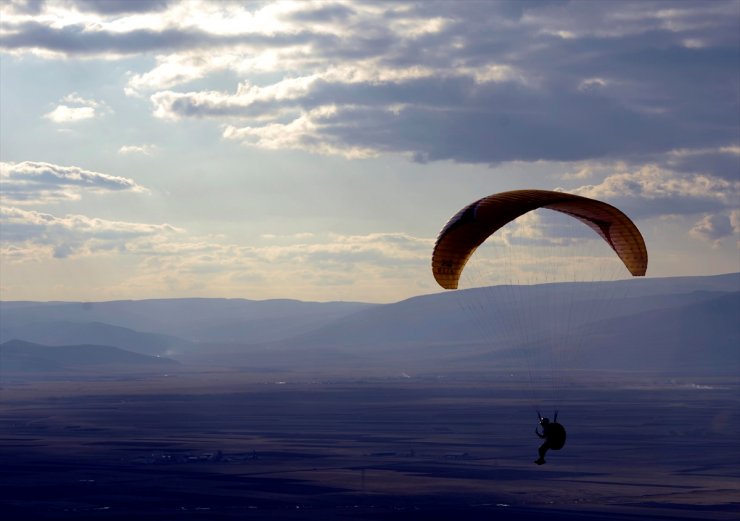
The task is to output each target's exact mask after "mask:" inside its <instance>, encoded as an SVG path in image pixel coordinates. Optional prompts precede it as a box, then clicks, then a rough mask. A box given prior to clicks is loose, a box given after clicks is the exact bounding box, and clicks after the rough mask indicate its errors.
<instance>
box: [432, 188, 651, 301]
mask: <svg viewBox="0 0 740 521" xmlns="http://www.w3.org/2000/svg"><path fill="white" fill-rule="evenodd" d="M538 208H547V209H549V210H555V211H557V212H561V213H564V214H567V215H570V216H571V217H574V218H575V219H578V220H579V221H581V222H583V223H584V224H586V225H587V226H588V227H590V228H591V229H592V230H594V231H595V232H596V233H597V234H599V235H600V236H601V238H602V239H604V240H605V241H606V242H607V243H608V244H609V245H610V246H611V247H612V249H613V250H614V251H615V252H616V254H617V255H618V256H619V258H620V259H621V260H622V262H623V263H624V265H625V266H626V267H627V269H628V270H629V271H630V273H631V274H632V275H633V276H643V275H645V271H646V270H647V249H646V248H645V241H644V240H643V238H642V235H641V234H640V230H638V229H637V226H635V223H633V222H632V221H631V220H630V218H629V217H627V216H626V215H625V214H624V213H622V211H621V210H619V209H617V208H615V207H614V206H612V205H610V204H607V203H604V202H601V201H597V200H595V199H589V198H587V197H582V196H579V195H573V194H568V193H565V192H553V191H548V190H514V191H511V192H501V193H498V194H494V195H489V196H488V197H484V198H483V199H479V200H478V201H475V202H474V203H472V204H470V205H468V206H466V207H465V208H463V209H462V210H460V211H459V212H458V213H457V214H455V215H454V216H453V217H452V219H450V220H449V222H448V223H447V225H446V226H445V227H444V228H443V229H442V231H441V232H440V234H439V237H438V238H437V243H436V244H435V245H434V253H433V254H432V272H433V274H434V278H435V279H436V281H437V283H439V285H440V286H442V287H443V288H445V289H457V285H458V280H459V279H460V274H461V273H462V271H463V268H464V267H465V264H466V263H467V261H468V259H469V258H470V256H471V255H473V253H474V252H475V250H476V249H477V248H478V246H480V245H481V244H482V243H483V242H484V241H485V240H486V239H487V238H488V237H490V236H491V235H493V234H494V233H495V232H496V231H497V230H499V229H500V228H501V227H503V226H504V225H506V224H507V223H509V222H511V221H513V220H514V219H516V218H517V217H521V216H522V215H524V214H526V213H527V212H531V211H532V210H536V209H538Z"/></svg>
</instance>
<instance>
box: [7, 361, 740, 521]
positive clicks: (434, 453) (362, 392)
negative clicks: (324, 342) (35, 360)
mask: <svg viewBox="0 0 740 521" xmlns="http://www.w3.org/2000/svg"><path fill="white" fill-rule="evenodd" d="M293 378H296V377H293ZM524 385H525V384H522V383H521V382H517V381H516V379H511V378H509V375H504V374H501V375H496V374H488V375H479V376H470V375H465V376H462V375H460V376H451V375H448V376H446V377H444V378H443V377H438V376H434V375H428V376H423V377H415V378H386V379H384V378H369V377H366V378H358V379H356V380H351V379H346V378H344V379H341V380H339V379H334V380H330V379H326V378H319V377H317V378H315V379H306V377H305V376H304V377H302V378H296V379H295V380H291V376H290V375H273V376H270V377H269V379H268V377H266V376H265V375H261V376H260V375H250V374H246V373H233V372H232V373H211V374H193V375H187V374H180V375H178V376H177V377H163V376H158V377H154V376H152V377H149V378H144V379H137V380H130V381H129V380H122V381H115V382H110V381H108V382H96V381H88V382H71V381H67V382H40V383H39V382H37V383H34V384H33V385H22V384H20V383H16V384H12V385H6V386H5V388H4V389H3V390H2V391H0V392H1V393H2V395H1V397H2V402H1V403H0V408H1V411H0V412H1V413H2V416H1V417H0V422H2V423H1V424H0V438H1V439H0V442H1V445H0V464H1V465H2V475H3V486H2V487H0V508H1V510H0V512H2V514H3V517H5V516H6V515H7V516H8V518H9V519H11V518H18V517H19V516H23V517H24V518H28V519H30V518H33V519H132V518H134V516H140V517H141V518H144V517H145V518H146V519H191V518H193V519H196V518H198V519H227V518H230V519H266V518H268V517H269V518H270V519H316V520H319V519H328V520H331V519H452V518H455V517H462V518H464V519H515V520H516V519H531V518H532V516H545V515H546V516H547V517H548V519H551V520H552V519H555V520H557V519H612V520H633V519H635V520H636V519H666V520H668V519H736V518H737V516H738V513H740V501H739V500H738V499H737V498H738V497H740V495H739V494H738V492H739V491H740V471H738V468H739V465H738V464H740V453H738V450H737V433H738V432H740V413H739V412H738V411H740V397H739V394H738V382H737V379H734V380H730V379H726V380H711V379H707V378H704V379H702V380H695V379H692V378H688V377H683V378H675V379H669V378H666V377H651V376H640V377H635V376H634V375H633V376H629V377H627V376H624V375H606V374H602V375H598V378H595V379H593V380H591V381H583V378H581V379H580V380H579V383H578V384H577V385H576V384H573V385H572V386H567V387H566V391H565V393H564V394H563V396H562V400H561V403H560V405H559V408H560V419H561V421H562V422H563V423H564V424H565V425H566V427H567V428H568V444H567V445H566V447H565V448H564V449H563V450H562V451H559V452H551V453H550V454H548V457H547V461H548V463H547V465H544V466H542V467H538V466H536V465H534V464H533V460H534V459H535V458H536V456H537V453H536V449H537V446H538V445H539V440H538V439H537V438H536V437H535V435H534V427H535V425H536V414H535V411H534V408H533V407H532V403H531V401H530V400H529V399H528V393H527V392H525V390H524V389H523V386H524ZM543 412H544V411H543Z"/></svg>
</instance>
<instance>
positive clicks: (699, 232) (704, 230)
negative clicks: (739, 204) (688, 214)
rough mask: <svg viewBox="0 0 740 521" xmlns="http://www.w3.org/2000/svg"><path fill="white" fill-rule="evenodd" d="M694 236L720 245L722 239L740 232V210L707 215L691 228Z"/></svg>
mask: <svg viewBox="0 0 740 521" xmlns="http://www.w3.org/2000/svg"><path fill="white" fill-rule="evenodd" d="M689 233H690V234H691V236H692V237H695V238H697V239H701V240H705V241H709V242H712V243H714V244H715V246H718V245H719V244H720V242H721V241H722V239H725V238H727V237H731V236H732V235H739V234H740V210H733V211H732V212H730V214H729V215H728V214H711V215H705V216H704V217H702V218H701V220H699V221H698V222H697V223H696V224H695V225H694V226H693V228H691V230H690V232H689Z"/></svg>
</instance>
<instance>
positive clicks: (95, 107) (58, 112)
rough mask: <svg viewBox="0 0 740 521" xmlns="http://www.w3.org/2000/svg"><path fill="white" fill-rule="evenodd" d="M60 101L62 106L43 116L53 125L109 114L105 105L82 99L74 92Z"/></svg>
mask: <svg viewBox="0 0 740 521" xmlns="http://www.w3.org/2000/svg"><path fill="white" fill-rule="evenodd" d="M61 101H62V104H60V105H57V107H56V108H55V109H54V110H52V111H51V112H48V113H47V114H44V117H45V118H47V119H50V120H51V121H53V122H54V123H76V122H78V121H83V120H86V119H92V118H95V117H97V116H100V115H102V114H105V113H108V112H110V109H109V108H108V106H107V105H105V103H102V102H100V101H96V100H93V99H85V98H82V97H81V96H79V95H78V94H77V93H76V92H73V93H71V94H68V95H67V96H65V97H64V98H62V100H61Z"/></svg>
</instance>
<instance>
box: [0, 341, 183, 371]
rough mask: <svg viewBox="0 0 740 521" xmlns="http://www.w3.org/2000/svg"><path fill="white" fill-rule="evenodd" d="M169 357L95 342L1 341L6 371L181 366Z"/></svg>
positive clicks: (0, 363) (0, 365) (2, 367)
mask: <svg viewBox="0 0 740 521" xmlns="http://www.w3.org/2000/svg"><path fill="white" fill-rule="evenodd" d="M178 365H179V363H178V362H176V361H174V360H170V359H168V358H159V357H154V356H146V355H142V354H138V353H132V352H130V351H126V350H124V349H119V348H117V347H109V346H96V345H71V346H45V345H41V344H34V343H31V342H24V341H22V340H10V341H8V342H5V343H3V344H0V370H2V371H3V372H4V373H7V372H49V371H52V372H59V371H71V372H78V371H86V370H106V371H116V370H123V371H131V370H162V369H167V368H172V367H176V366H178Z"/></svg>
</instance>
